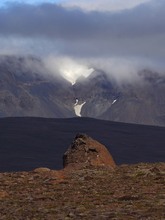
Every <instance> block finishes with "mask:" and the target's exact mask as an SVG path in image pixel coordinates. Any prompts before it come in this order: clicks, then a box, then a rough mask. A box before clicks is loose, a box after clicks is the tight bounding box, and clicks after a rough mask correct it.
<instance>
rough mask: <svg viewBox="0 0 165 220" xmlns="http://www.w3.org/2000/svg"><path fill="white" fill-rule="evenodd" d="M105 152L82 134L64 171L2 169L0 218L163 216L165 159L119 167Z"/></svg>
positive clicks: (67, 155)
mask: <svg viewBox="0 0 165 220" xmlns="http://www.w3.org/2000/svg"><path fill="white" fill-rule="evenodd" d="M105 152H106V148H105V147H104V146H102V145H101V144H99V143H98V142H95V141H94V140H93V139H91V138H89V137H87V136H83V135H78V136H77V137H76V138H75V140H74V141H73V143H72V144H71V146H70V148H69V149H68V150H67V152H66V153H65V154H64V169H63V170H59V171H55V170H50V169H48V168H37V169H35V170H33V171H31V172H15V173H1V174H0V186H1V187H0V219H5V220H7V219H8V220H11V219H12V220H15V219H17V220H22V219H26V220H38V219H42V220H47V219H49V220H51V219H52V220H54V219H61V220H63V219H66V220H69V219H98V220H100V219H116V220H120V219H121V220H123V219H126V220H128V219H130V220H131V219H140V220H142V219H147V220H149V219H152V220H164V219H165V163H155V164H144V163H143V164H136V165H121V166H116V165H115V163H114V161H113V159H112V158H111V155H110V154H109V153H108V152H107V153H105ZM74 155H76V158H74ZM108 158H109V159H108ZM80 159H81V163H79V160H80ZM107 159H108V160H107Z"/></svg>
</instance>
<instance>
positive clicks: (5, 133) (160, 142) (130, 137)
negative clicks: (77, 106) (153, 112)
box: [0, 118, 165, 172]
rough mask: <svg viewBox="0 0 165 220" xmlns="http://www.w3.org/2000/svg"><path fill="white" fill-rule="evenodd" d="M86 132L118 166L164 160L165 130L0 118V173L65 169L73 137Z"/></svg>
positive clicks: (86, 120) (91, 121)
mask: <svg viewBox="0 0 165 220" xmlns="http://www.w3.org/2000/svg"><path fill="white" fill-rule="evenodd" d="M78 132H81V133H82V132H83V133H86V134H88V135H90V136H91V137H93V138H95V139H96V140H98V141H100V142H101V143H103V144H104V145H105V146H106V147H107V148H108V149H109V150H110V152H111V154H112V156H113V157H114V160H115V161H116V163H117V164H122V163H138V162H164V161H165V147H164V143H165V128H163V127H152V126H143V125H133V124H123V123H115V122H110V121H102V120H96V119H90V118H72V119H44V118H1V119H0V171H1V172H2V171H21V170H32V169H34V168H36V167H49V168H51V169H59V168H62V156H63V153H64V152H65V151H66V149H67V148H68V146H69V145H70V143H71V141H72V139H73V137H74V136H75V135H76V134H77V133H78Z"/></svg>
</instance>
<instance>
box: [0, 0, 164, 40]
mask: <svg viewBox="0 0 165 220" xmlns="http://www.w3.org/2000/svg"><path fill="white" fill-rule="evenodd" d="M164 21H165V2H164V1H163V0H159V4H158V3H156V1H153V2H151V3H146V4H142V5H140V6H138V7H136V8H134V9H130V10H123V11H121V12H116V13H115V12H113V13H111V12H88V13H87V12H83V11H81V10H79V9H72V10H71V9H66V8H63V7H61V6H59V5H55V4H42V5H28V4H12V5H11V6H9V7H8V8H6V9H5V10H4V9H1V10H0V33H1V34H4V35H9V34H16V35H21V36H30V37H34V36H37V37H42V36H44V37H48V38H60V39H64V40H65V39H66V40H68V39H73V40H81V39H86V38H87V39H88V38H89V39H91V40H92V38H94V39H101V40H103V39H106V40H107V39H109V38H118V39H119V40H120V39H121V38H136V37H144V36H148V35H153V34H162V33H163V34H164V33H165V22H164Z"/></svg>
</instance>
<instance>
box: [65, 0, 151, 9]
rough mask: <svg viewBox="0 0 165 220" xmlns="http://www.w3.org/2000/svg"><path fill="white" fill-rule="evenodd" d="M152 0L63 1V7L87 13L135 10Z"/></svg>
mask: <svg viewBox="0 0 165 220" xmlns="http://www.w3.org/2000/svg"><path fill="white" fill-rule="evenodd" d="M149 1H150V0H133V1H132V0H124V1H123V0H83V1H82V0H76V1H75V0H63V1H62V5H63V6H65V7H69V8H74V7H77V8H81V9H83V10H86V11H119V10H124V9H130V8H134V7H136V6H138V5H140V4H142V3H146V2H149Z"/></svg>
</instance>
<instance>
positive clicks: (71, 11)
mask: <svg viewBox="0 0 165 220" xmlns="http://www.w3.org/2000/svg"><path fill="white" fill-rule="evenodd" d="M126 1H127V3H128V4H126V3H125V5H127V7H126V8H127V9H125V7H123V6H122V2H123V1H121V0H120V1H119V0H116V1H115V4H114V1H112V0H109V1H107V4H105V3H106V0H104V1H98V0H96V1H89V3H87V1H86V0H85V1H81V2H83V3H82V4H84V6H83V5H82V6H81V4H80V3H81V2H80V1H67V2H65V5H64V3H63V4H62V5H58V4H51V3H43V4H41V5H30V4H24V3H21V4H9V6H8V7H6V8H1V9H0V48H1V50H0V54H3V53H7V54H10V53H11V54H13V53H17V54H19V53H20V54H35V55H38V56H43V57H46V58H47V57H56V58H57V57H60V59H61V57H62V58H63V60H65V64H66V65H65V66H66V67H67V65H68V69H69V67H70V66H72V65H73V63H74V62H76V64H75V63H74V65H73V66H74V67H75V68H76V69H77V68H78V66H79V65H80V64H81V63H80V64H79V62H82V63H84V65H85V67H83V68H88V66H92V65H93V66H95V67H96V68H97V67H98V68H99V66H100V68H103V69H105V70H106V71H109V72H112V71H114V72H115V74H116V72H118V73H119V72H123V75H124V74H125V75H126V73H128V72H130V73H132V72H133V71H134V69H135V68H136V69H137V68H139V66H140V67H141V68H143V67H145V66H147V67H148V66H150V67H153V66H155V67H158V66H161V68H163V65H164V59H165V47H164V39H165V1H164V0H159V1H157V0H150V1H149V0H148V1H147V0H146V1H145V0H139V1H130V0H126ZM69 2H70V3H69ZM76 2H77V3H76ZM101 2H103V3H104V4H105V5H106V8H107V9H108V11H104V10H103V8H100V9H99V7H100V4H102V3H101ZM108 2H109V3H108ZM124 2H125V1H124ZM131 2H134V4H132V3H131ZM75 3H76V4H77V6H80V7H81V8H83V7H84V8H85V5H86V7H87V8H89V10H88V11H86V10H84V8H83V9H80V8H70V7H69V8H68V7H66V5H68V4H70V6H71V5H73V4H75ZM92 5H93V6H92ZM112 6H113V7H114V9H113V7H112ZM118 6H120V7H118ZM91 7H94V8H95V11H93V10H91V9H92V8H91ZM121 9H123V10H121ZM112 10H113V11H112ZM66 57H67V59H68V60H69V61H68V60H67V59H66ZM46 58H45V59H46ZM66 60H67V62H66ZM74 60H75V61H74ZM58 61H59V60H58ZM53 62H54V61H53ZM77 63H78V64H77ZM51 65H52V61H51ZM56 65H57V63H56ZM61 65H64V63H63V64H61ZM77 65H78V66H77ZM80 66H81V65H80ZM81 67H82V66H81ZM75 68H74V69H75ZM83 68H82V69H83ZM70 69H72V68H70ZM164 69H165V65H164ZM71 71H72V70H71ZM84 71H85V70H84ZM119 75H120V74H119ZM127 75H129V74H127Z"/></svg>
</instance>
